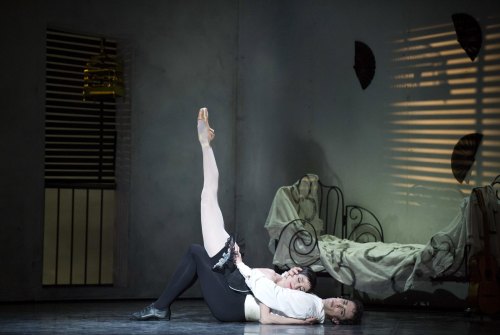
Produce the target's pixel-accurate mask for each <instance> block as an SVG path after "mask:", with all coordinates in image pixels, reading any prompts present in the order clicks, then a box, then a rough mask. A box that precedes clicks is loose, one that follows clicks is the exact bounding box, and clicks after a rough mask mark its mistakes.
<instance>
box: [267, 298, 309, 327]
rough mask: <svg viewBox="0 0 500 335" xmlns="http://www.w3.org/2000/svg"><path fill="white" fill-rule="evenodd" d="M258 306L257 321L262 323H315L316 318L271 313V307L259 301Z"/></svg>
mask: <svg viewBox="0 0 500 335" xmlns="http://www.w3.org/2000/svg"><path fill="white" fill-rule="evenodd" d="M259 307H260V319H259V322H260V323H262V324H272V325H310V324H314V323H317V322H318V320H317V319H316V318H308V319H305V320H303V319H294V318H289V317H286V316H281V315H277V314H273V313H271V309H270V308H269V307H267V306H266V305H264V304H263V303H261V302H259Z"/></svg>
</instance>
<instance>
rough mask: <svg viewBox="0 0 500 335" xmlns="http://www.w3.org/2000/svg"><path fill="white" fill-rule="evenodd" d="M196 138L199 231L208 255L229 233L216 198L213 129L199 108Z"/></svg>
mask: <svg viewBox="0 0 500 335" xmlns="http://www.w3.org/2000/svg"><path fill="white" fill-rule="evenodd" d="M198 138H199V140H200V144H201V150H202V153H203V190H202V192H201V206H200V214H201V231H202V234H203V245H204V247H205V250H206V251H207V253H208V255H209V256H210V257H213V256H214V255H215V254H217V253H218V252H219V251H220V250H221V249H222V248H223V247H224V245H225V244H226V241H227V239H228V237H229V234H228V233H227V232H226V230H225V228H224V218H223V217H222V212H221V210H220V207H219V201H218V199H217V190H218V186H219V170H218V169H217V163H216V161H215V156H214V152H213V150H212V147H211V145H210V142H211V141H212V139H213V138H214V131H213V129H211V128H210V126H209V124H208V110H207V109H206V108H201V109H200V111H199V114H198Z"/></svg>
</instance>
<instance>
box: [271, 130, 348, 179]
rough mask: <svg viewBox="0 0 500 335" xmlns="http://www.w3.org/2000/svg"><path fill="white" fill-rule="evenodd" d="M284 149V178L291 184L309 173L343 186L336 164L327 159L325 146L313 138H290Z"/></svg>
mask: <svg viewBox="0 0 500 335" xmlns="http://www.w3.org/2000/svg"><path fill="white" fill-rule="evenodd" d="M286 143H287V144H286V148H285V149H284V150H283V153H282V154H283V159H282V160H281V162H282V164H283V167H282V169H281V171H284V175H283V180H284V181H285V183H286V184H284V185H291V184H293V183H295V182H296V181H297V180H299V179H300V178H301V177H302V176H304V175H305V174H307V173H312V174H316V175H318V176H319V178H320V180H321V181H322V182H323V183H325V184H327V185H337V186H339V187H341V188H342V185H341V181H340V179H339V176H338V175H337V174H336V172H335V170H336V169H335V166H330V164H329V163H328V162H327V160H326V156H325V151H324V148H323V147H322V146H321V144H319V143H317V142H315V141H314V140H312V139H300V138H293V137H291V138H289V139H288V140H287V142H286Z"/></svg>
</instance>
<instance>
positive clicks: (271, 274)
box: [255, 267, 302, 283]
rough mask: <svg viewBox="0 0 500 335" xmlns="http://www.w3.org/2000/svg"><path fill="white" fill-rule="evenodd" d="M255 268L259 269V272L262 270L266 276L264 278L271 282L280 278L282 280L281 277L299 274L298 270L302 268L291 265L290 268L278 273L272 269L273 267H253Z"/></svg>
mask: <svg viewBox="0 0 500 335" xmlns="http://www.w3.org/2000/svg"><path fill="white" fill-rule="evenodd" d="M255 270H259V271H260V272H262V273H263V274H264V275H265V276H266V278H269V279H271V280H272V281H273V282H275V283H277V282H279V281H280V280H282V279H283V278H286V277H289V276H294V275H297V274H299V273H300V271H302V268H299V267H293V268H291V269H290V270H288V271H285V272H283V274H279V273H277V272H276V271H274V270H273V269H269V268H255Z"/></svg>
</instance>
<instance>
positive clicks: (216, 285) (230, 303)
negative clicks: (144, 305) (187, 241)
mask: <svg viewBox="0 0 500 335" xmlns="http://www.w3.org/2000/svg"><path fill="white" fill-rule="evenodd" d="M224 251H225V250H224V249H223V250H221V251H219V252H218V253H217V254H216V255H215V256H214V257H212V258H210V257H209V256H208V254H207V252H206V251H205V249H204V248H203V247H202V246H201V245H199V244H192V245H191V246H190V247H189V249H188V252H187V253H186V254H185V255H184V256H183V257H182V260H181V262H180V263H179V264H178V266H177V268H176V270H175V271H174V274H173V276H172V278H171V280H170V282H169V283H168V285H167V287H166V288H165V290H164V291H163V293H162V294H161V296H160V297H159V298H158V300H157V301H156V302H155V304H154V305H155V307H156V308H159V309H166V308H170V305H171V304H172V303H173V302H174V300H175V299H176V298H177V297H179V296H180V295H181V294H182V293H183V292H184V291H186V290H187V289H188V288H189V287H191V286H192V285H193V284H194V283H195V281H196V279H199V280H200V284H201V290H202V292H203V298H204V299H205V301H206V303H207V305H208V307H209V308H210V311H211V312H212V314H213V315H214V317H215V318H216V319H217V320H219V321H226V322H238V321H245V298H246V295H245V294H241V293H238V292H235V291H233V290H232V289H230V288H229V286H228V284H227V281H226V278H225V277H224V275H223V274H222V273H220V272H214V271H212V267H213V266H214V264H215V263H216V262H217V261H218V260H219V259H220V258H221V256H222V253H223V252H224Z"/></svg>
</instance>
